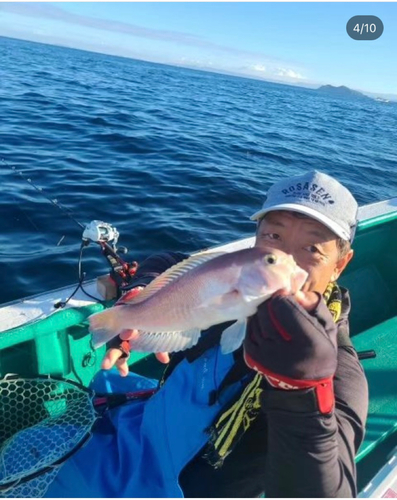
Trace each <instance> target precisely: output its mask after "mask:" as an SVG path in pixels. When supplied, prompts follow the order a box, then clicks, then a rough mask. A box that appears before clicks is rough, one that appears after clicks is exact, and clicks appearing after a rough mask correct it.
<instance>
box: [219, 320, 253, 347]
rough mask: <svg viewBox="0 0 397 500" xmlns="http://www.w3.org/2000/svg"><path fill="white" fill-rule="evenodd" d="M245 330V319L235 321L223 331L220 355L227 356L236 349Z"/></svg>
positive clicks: (241, 341) (242, 338)
mask: <svg viewBox="0 0 397 500" xmlns="http://www.w3.org/2000/svg"><path fill="white" fill-rule="evenodd" d="M246 330H247V319H246V318H245V319H243V320H242V321H241V320H239V321H236V322H235V323H233V324H232V325H230V326H229V327H227V328H226V330H224V331H223V333H222V336H221V351H222V354H229V353H230V352H233V351H235V350H236V349H238V348H239V347H240V346H241V344H242V343H243V340H244V337H245V332H246Z"/></svg>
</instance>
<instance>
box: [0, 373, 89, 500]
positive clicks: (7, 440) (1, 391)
mask: <svg viewBox="0 0 397 500" xmlns="http://www.w3.org/2000/svg"><path fill="white" fill-rule="evenodd" d="M92 397H93V396H92V394H91V393H90V392H88V391H86V390H84V388H80V387H78V386H77V385H75V384H73V383H71V382H67V381H60V380H55V379H50V378H48V379H39V378H37V379H22V378H8V379H7V378H6V379H3V380H1V381H0V497H33V498H37V497H41V496H43V495H44V493H45V492H46V490H47V488H48V486H49V484H50V483H51V481H52V480H53V479H54V477H55V475H56V474H57V472H58V470H59V467H60V466H61V465H54V464H55V463H56V462H57V461H59V460H60V459H62V457H65V455H67V454H68V453H70V452H71V451H72V450H73V449H74V448H75V447H76V446H78V445H79V443H81V442H82V441H83V440H84V438H85V437H86V436H87V433H89V432H90V430H91V428H92V425H93V424H94V422H95V420H96V417H97V414H96V412H95V410H94V407H93V404H92ZM46 467H51V469H50V470H48V471H46V472H45V473H44V474H41V475H39V476H38V477H34V478H32V479H30V480H28V481H26V478H28V476H30V475H32V474H35V473H38V472H40V471H42V470H45V469H46Z"/></svg>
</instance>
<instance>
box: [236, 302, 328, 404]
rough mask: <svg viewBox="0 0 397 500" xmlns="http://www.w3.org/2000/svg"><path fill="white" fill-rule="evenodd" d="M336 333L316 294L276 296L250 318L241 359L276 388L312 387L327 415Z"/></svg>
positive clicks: (326, 310)
mask: <svg viewBox="0 0 397 500" xmlns="http://www.w3.org/2000/svg"><path fill="white" fill-rule="evenodd" d="M336 335H337V328H336V325H335V323H334V321H333V319H332V316H331V313H330V312H329V311H328V308H327V306H326V305H325V303H324V301H323V300H322V298H321V296H320V294H318V293H315V292H298V293H297V294H296V295H295V296H292V295H286V294H285V292H279V293H276V294H275V295H274V296H273V297H272V298H271V299H269V300H267V301H266V302H264V303H263V304H261V305H260V306H259V308H258V311H257V313H256V314H255V315H254V316H252V317H251V318H250V320H249V322H248V326H247V335H246V338H245V340H244V358H245V361H246V363H247V365H248V366H249V367H251V368H253V369H255V370H256V371H258V372H259V373H261V374H262V375H264V376H265V377H266V379H267V381H268V382H269V384H270V385H272V386H273V387H276V388H277V389H286V390H293V389H308V388H315V390H316V395H317V400H318V405H319V409H320V411H321V412H322V413H329V412H330V411H331V410H332V408H333V404H334V396H333V384H332V378H333V376H334V374H335V371H336V365H337V348H336Z"/></svg>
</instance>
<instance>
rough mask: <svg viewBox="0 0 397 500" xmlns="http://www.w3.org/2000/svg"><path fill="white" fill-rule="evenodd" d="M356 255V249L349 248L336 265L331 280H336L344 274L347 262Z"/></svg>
mask: <svg viewBox="0 0 397 500" xmlns="http://www.w3.org/2000/svg"><path fill="white" fill-rule="evenodd" d="M353 255H354V250H349V251H348V252H347V254H346V255H345V256H344V257H341V258H340V259H339V260H338V262H337V263H336V265H335V269H334V272H333V273H332V276H331V281H336V280H337V279H338V278H339V276H340V275H341V274H342V271H343V270H344V269H345V267H346V266H347V264H348V263H349V262H350V261H351V260H352V258H353Z"/></svg>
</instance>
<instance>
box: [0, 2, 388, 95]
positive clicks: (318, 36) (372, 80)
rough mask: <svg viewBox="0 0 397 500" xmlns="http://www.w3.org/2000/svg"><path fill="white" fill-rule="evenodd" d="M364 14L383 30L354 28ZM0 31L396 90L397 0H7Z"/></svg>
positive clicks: (149, 57) (266, 75)
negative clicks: (359, 35) (370, 33)
mask: <svg viewBox="0 0 397 500" xmlns="http://www.w3.org/2000/svg"><path fill="white" fill-rule="evenodd" d="M357 15H373V16H377V17H379V18H380V19H381V20H382V22H383V25H384V32H383V34H382V35H381V37H380V38H378V39H377V40H372V41H362V40H360V41H359V40H353V39H352V38H350V37H349V36H348V34H347V33H346V24H347V22H348V20H349V19H350V18H351V17H353V16H357ZM0 36H7V37H12V38H19V39H23V40H32V41H37V42H43V43H49V44H53V45H61V46H66V47H73V48H80V49H84V50H90V51H95V52H102V53H105V54H114V55H120V56H125V57H132V58H135V59H143V60H146V61H152V62H160V63H165V64H172V65H177V66H187V67H190V68H197V69H203V70H210V71H216V72H224V73H230V74H237V75H241V76H247V77H253V78H260V79H264V80H268V81H278V82H283V83H288V84H298V85H302V86H319V85H323V84H331V85H346V86H348V87H350V88H353V89H356V90H362V91H364V92H372V93H375V94H378V95H381V94H393V95H396V96H397V64H396V60H397V54H396V52H397V3H395V2H324V3H322V2H280V3H276V2H250V3H248V2H43V3H38V2H37V3H36V2H9V3H8V2H0ZM0 49H1V41H0Z"/></svg>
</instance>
